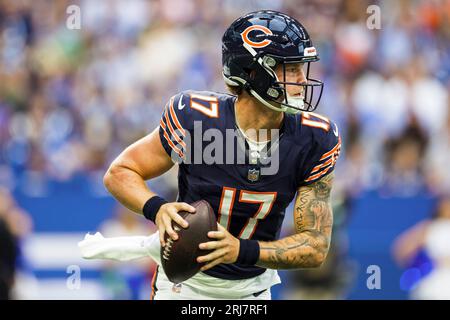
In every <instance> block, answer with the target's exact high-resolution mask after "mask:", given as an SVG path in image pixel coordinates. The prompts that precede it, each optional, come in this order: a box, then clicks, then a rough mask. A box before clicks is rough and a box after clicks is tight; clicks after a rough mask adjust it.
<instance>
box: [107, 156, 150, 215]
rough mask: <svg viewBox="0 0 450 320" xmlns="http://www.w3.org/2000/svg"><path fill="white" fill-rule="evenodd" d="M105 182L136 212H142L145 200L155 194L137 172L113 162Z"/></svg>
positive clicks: (109, 189)
mask: <svg viewBox="0 0 450 320" xmlns="http://www.w3.org/2000/svg"><path fill="white" fill-rule="evenodd" d="M103 182H104V184H105V187H106V188H107V189H108V191H109V192H110V193H111V194H112V195H113V196H114V197H115V198H116V199H117V200H118V201H119V202H120V203H122V204H123V205H124V206H125V207H127V208H128V209H130V210H132V211H134V212H136V213H140V214H142V208H143V206H144V204H145V202H146V201H147V200H148V199H149V198H150V197H152V196H154V195H155V193H153V192H152V191H151V190H149V188H148V187H147V184H146V183H145V180H144V179H143V178H142V177H141V176H140V175H139V174H138V173H137V172H135V171H133V170H132V169H130V168H127V167H125V166H123V165H121V164H114V163H113V164H112V165H111V167H110V168H109V169H108V171H107V173H106V174H105V176H104V178H103Z"/></svg>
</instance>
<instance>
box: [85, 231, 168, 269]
mask: <svg viewBox="0 0 450 320" xmlns="http://www.w3.org/2000/svg"><path fill="white" fill-rule="evenodd" d="M78 247H79V248H80V251H81V256H82V257H83V258H84V259H107V260H118V261H130V260H134V259H140V258H144V257H151V258H152V259H153V260H155V262H157V263H158V264H159V263H160V261H161V260H160V248H161V246H160V243H159V233H158V232H156V233H154V234H152V235H151V236H132V237H113V238H105V237H103V235H102V234H101V233H100V232H97V233H96V234H94V235H91V234H89V233H88V234H86V236H85V237H84V240H82V241H80V242H79V243H78Z"/></svg>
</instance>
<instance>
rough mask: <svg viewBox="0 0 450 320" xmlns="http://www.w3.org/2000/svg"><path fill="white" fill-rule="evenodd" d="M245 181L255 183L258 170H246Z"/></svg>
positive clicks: (257, 177) (257, 178)
mask: <svg viewBox="0 0 450 320" xmlns="http://www.w3.org/2000/svg"><path fill="white" fill-rule="evenodd" d="M247 179H248V181H250V182H256V181H258V180H259V169H248V175H247Z"/></svg>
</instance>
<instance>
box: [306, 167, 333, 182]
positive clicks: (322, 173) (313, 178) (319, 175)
mask: <svg viewBox="0 0 450 320" xmlns="http://www.w3.org/2000/svg"><path fill="white" fill-rule="evenodd" d="M333 167H334V166H332V165H331V166H329V167H328V168H326V169H325V170H323V171H320V172H319V173H316V174H315V175H312V176H310V177H309V178H308V179H306V180H305V182H309V181H312V180H315V179H317V178H320V177H321V176H323V175H324V174H325V173H327V172H328V171H330V169H331V168H333Z"/></svg>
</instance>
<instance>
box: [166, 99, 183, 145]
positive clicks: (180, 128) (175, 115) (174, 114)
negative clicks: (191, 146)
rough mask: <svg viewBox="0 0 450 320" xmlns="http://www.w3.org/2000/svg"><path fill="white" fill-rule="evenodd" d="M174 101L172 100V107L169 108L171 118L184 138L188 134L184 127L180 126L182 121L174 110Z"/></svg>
mask: <svg viewBox="0 0 450 320" xmlns="http://www.w3.org/2000/svg"><path fill="white" fill-rule="evenodd" d="M173 100H174V98H172V99H171V100H170V107H169V111H170V118H171V119H172V121H173V123H175V126H176V127H177V128H178V130H180V132H181V134H182V135H183V136H184V135H186V132H185V131H184V129H183V126H182V125H181V124H180V121H178V117H177V114H176V113H175V111H174V110H173Z"/></svg>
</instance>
